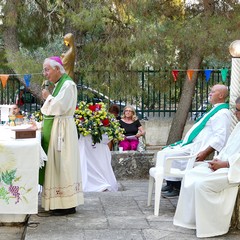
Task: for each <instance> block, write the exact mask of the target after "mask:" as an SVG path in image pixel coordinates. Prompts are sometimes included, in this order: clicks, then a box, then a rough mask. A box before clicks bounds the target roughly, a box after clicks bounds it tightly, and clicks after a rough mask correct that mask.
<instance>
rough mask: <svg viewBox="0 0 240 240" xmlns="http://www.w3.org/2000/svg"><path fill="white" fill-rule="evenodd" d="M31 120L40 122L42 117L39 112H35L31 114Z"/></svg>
mask: <svg viewBox="0 0 240 240" xmlns="http://www.w3.org/2000/svg"><path fill="white" fill-rule="evenodd" d="M31 118H33V119H34V120H35V121H36V122H41V121H42V120H43V115H42V113H41V111H35V112H34V113H32V115H31Z"/></svg>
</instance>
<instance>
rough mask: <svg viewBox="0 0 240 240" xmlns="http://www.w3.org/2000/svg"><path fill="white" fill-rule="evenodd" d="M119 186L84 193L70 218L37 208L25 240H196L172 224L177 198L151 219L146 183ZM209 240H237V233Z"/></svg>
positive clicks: (163, 202) (1, 236) (164, 201)
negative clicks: (111, 189)
mask: <svg viewBox="0 0 240 240" xmlns="http://www.w3.org/2000/svg"><path fill="white" fill-rule="evenodd" d="M118 183H119V188H120V191H118V192H116V193H112V192H101V193H85V204H84V205H82V206H79V207H78V208H77V213H76V214H73V215H68V216H63V217H54V216H50V215H49V214H47V213H45V212H43V211H42V210H41V208H40V210H39V214H38V215H32V216H31V217H30V219H29V221H28V227H27V228H26V236H25V240H43V239H49V240H61V239H64V240H65V239H69V240H70V239H71V240H75V239H76V240H157V239H166V240H175V239H180V240H181V239H182V240H183V239H184V240H188V239H189V240H190V239H191V240H192V239H197V238H196V236H195V231H194V230H188V229H184V228H180V227H176V226H174V225H173V224H172V220H173V215H174V212H175V206H176V204H177V198H175V199H171V200H170V199H164V198H162V199H161V205H160V214H159V216H158V217H157V216H154V215H153V205H152V206H150V207H147V190H148V180H147V179H141V180H119V181H118ZM2 229H4V228H2ZM2 229H1V227H0V232H1V234H0V239H9V240H12V239H14V240H15V239H24V238H21V237H19V238H14V233H13V234H12V236H13V238H11V237H10V235H9V234H8V235H7V233H6V232H3V231H2ZM13 229H14V228H13ZM9 231H11V230H9ZM12 231H13V230H12ZM19 236H20V235H19ZM15 237H16V234H15ZM205 239H207V238H205ZM209 239H218V240H224V239H231V240H234V239H236V240H237V239H240V231H230V232H229V233H228V234H226V235H224V236H221V237H216V238H209Z"/></svg>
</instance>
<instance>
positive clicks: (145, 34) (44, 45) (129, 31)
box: [0, 0, 240, 97]
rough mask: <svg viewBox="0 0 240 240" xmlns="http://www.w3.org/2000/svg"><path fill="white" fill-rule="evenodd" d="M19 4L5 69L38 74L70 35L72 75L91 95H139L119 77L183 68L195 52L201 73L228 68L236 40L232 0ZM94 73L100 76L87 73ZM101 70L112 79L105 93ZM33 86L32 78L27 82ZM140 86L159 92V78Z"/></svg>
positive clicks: (236, 8) (134, 79) (133, 78)
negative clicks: (208, 1) (15, 48)
mask: <svg viewBox="0 0 240 240" xmlns="http://www.w3.org/2000/svg"><path fill="white" fill-rule="evenodd" d="M9 1H10V0H9ZM21 3H22V4H21V5H20V6H19V7H18V14H19V18H18V19H19V21H18V23H17V24H18V26H17V27H18V37H19V43H20V44H19V45H20V46H21V48H20V53H19V54H18V53H17V54H16V56H14V57H15V61H14V63H13V64H12V65H11V67H12V68H13V69H14V70H15V71H16V72H18V73H27V72H40V71H41V67H42V66H41V64H42V61H43V59H44V58H45V57H47V56H50V55H61V53H62V52H63V51H64V48H63V47H64V46H63V36H64V35H65V33H67V32H68V31H69V30H70V31H72V32H73V33H74V35H75V36H76V38H75V42H76V50H77V58H76V59H77V61H76V65H75V71H77V72H78V73H79V74H81V75H82V76H84V81H85V82H86V83H88V84H89V85H90V86H91V87H92V88H96V87H97V88H98V89H100V90H101V91H102V92H108V93H109V94H110V96H119V95H123V97H124V96H125V95H126V96H127V95H128V96H134V95H136V94H137V93H138V92H139V83H138V82H139V75H138V74H137V73H136V74H131V75H130V74H123V73H126V71H128V70H138V69H147V68H157V69H168V70H171V69H173V68H179V69H186V68H187V67H188V66H187V63H188V61H189V59H190V57H191V55H192V54H195V53H198V54H200V55H201V56H202V57H203V59H204V62H203V64H204V66H206V64H211V65H213V66H216V65H217V64H218V63H219V64H220V65H221V66H229V60H230V55H229V53H228V46H229V45H230V43H231V42H232V41H233V40H235V39H238V31H237V30H238V28H239V20H240V14H239V12H240V3H239V2H237V1H235V0H224V1H215V2H214V8H210V7H209V9H204V6H203V3H202V1H200V3H194V4H192V5H188V6H187V5H184V1H182V0H169V1H166V0H158V1H149V0H131V1H121V0H115V1H101V0H88V1H86V0H81V1H78V0H72V1H62V0H55V1H54V0H52V1H27V0H22V1H21ZM0 54H1V53H0ZM1 65H2V64H1ZM94 71H98V72H104V73H103V75H104V76H102V74H98V75H97V74H95V75H94V74H92V73H91V74H90V73H89V72H94ZM106 71H107V72H109V73H111V74H115V78H114V82H113V81H112V82H111V84H112V85H111V88H109V86H108V84H109V81H108V77H107V75H106ZM40 79H42V77H40V76H39V78H38V77H37V76H36V77H34V79H33V81H37V82H38V81H42V80H40ZM126 81H128V82H130V83H131V88H128V87H127V86H126V84H125V82H126ZM147 81H149V84H151V85H153V86H155V87H156V88H157V89H162V91H166V90H167V89H166V84H164V82H165V81H167V77H166V76H164V74H163V76H162V77H161V79H157V78H155V77H154V76H149V77H148V78H147ZM99 82H101V84H100V86H99ZM109 89H111V92H109Z"/></svg>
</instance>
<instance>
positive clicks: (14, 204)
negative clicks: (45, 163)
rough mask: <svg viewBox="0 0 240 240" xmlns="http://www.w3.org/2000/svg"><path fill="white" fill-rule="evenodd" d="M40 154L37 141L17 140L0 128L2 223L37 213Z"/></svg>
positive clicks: (0, 209)
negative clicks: (13, 217)
mask: <svg viewBox="0 0 240 240" xmlns="http://www.w3.org/2000/svg"><path fill="white" fill-rule="evenodd" d="M41 150H42V149H41V146H40V143H39V140H38V139H37V138H29V139H17V140H16V139H13V138H11V129H6V128H4V127H3V126H0V222H5V220H6V222H8V221H11V222H12V220H10V219H11V216H14V215H16V214H17V215H23V216H25V215H26V214H36V213H37V212H38V171H39V162H40V157H41ZM9 216H10V219H9Z"/></svg>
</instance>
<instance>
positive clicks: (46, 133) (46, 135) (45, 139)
mask: <svg viewBox="0 0 240 240" xmlns="http://www.w3.org/2000/svg"><path fill="white" fill-rule="evenodd" d="M67 80H70V81H72V79H71V78H70V77H69V76H68V75H67V74H66V73H64V74H63V75H62V77H61V78H60V79H59V81H58V84H57V86H56V88H55V89H54V91H53V93H52V96H53V97H56V96H57V95H58V93H59V91H60V89H61V88H62V86H63V84H64V83H65V81H67ZM53 120H54V116H46V115H43V129H42V148H43V150H44V151H45V153H46V154H47V152H48V146H49V142H50V137H51V131H52V125H53ZM44 175H45V166H44V167H42V168H40V170H39V184H40V185H43V182H44Z"/></svg>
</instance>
